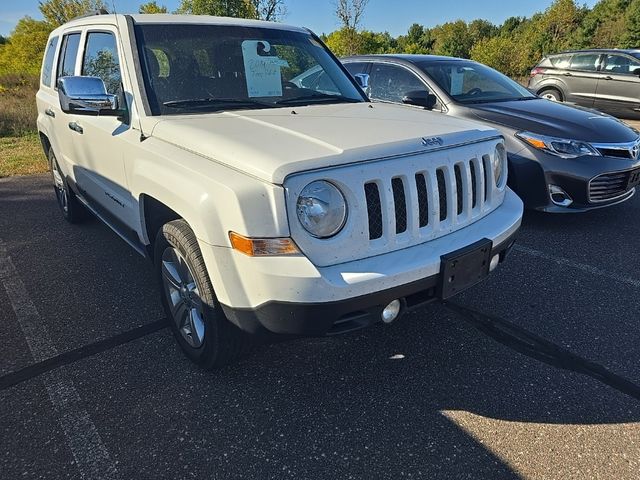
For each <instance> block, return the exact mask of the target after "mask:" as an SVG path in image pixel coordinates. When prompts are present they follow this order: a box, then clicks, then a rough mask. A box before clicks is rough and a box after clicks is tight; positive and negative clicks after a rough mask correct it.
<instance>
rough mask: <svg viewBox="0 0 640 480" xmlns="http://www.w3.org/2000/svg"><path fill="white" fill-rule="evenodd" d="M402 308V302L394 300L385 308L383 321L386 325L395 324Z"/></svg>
mask: <svg viewBox="0 0 640 480" xmlns="http://www.w3.org/2000/svg"><path fill="white" fill-rule="evenodd" d="M401 306H402V305H401V303H400V300H394V301H393V302H391V303H390V304H389V305H387V306H386V307H384V310H382V321H383V322H384V323H391V322H393V321H394V320H395V319H396V318H398V315H399V314H400V307H401Z"/></svg>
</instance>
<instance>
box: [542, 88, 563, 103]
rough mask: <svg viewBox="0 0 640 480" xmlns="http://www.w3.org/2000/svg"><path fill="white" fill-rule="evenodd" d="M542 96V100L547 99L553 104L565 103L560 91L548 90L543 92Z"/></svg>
mask: <svg viewBox="0 0 640 480" xmlns="http://www.w3.org/2000/svg"><path fill="white" fill-rule="evenodd" d="M540 96H541V97H542V98H546V99H547V100H551V101H552V102H564V98H563V97H562V93H560V91H559V90H557V89H555V88H547V89H546V90H542V91H541V92H540Z"/></svg>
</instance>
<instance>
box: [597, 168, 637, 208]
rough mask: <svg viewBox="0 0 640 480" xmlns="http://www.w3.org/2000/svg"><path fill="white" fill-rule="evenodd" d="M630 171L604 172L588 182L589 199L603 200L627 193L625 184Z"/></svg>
mask: <svg viewBox="0 0 640 480" xmlns="http://www.w3.org/2000/svg"><path fill="white" fill-rule="evenodd" d="M630 175H631V172H628V171H627V172H616V173H604V174H602V175H599V176H597V177H595V178H593V179H592V180H591V182H589V200H590V201H592V202H604V201H607V200H613V199H615V198H618V197H621V196H623V195H626V194H627V193H628V190H627V185H628V183H629V176H630Z"/></svg>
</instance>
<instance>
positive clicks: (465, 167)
mask: <svg viewBox="0 0 640 480" xmlns="http://www.w3.org/2000/svg"><path fill="white" fill-rule="evenodd" d="M384 180H385V179H376V180H372V181H368V182H366V183H365V184H364V193H365V199H366V202H367V215H368V222H369V240H377V239H379V238H382V237H383V236H390V235H396V236H399V235H402V234H404V233H405V232H408V231H409V232H411V231H413V228H412V227H417V229H418V230H421V229H429V228H431V229H433V230H434V231H435V230H437V229H438V228H439V227H441V226H443V225H447V226H449V225H454V224H455V225H458V226H460V225H461V224H465V223H470V222H471V221H472V220H473V219H474V218H475V217H476V216H478V215H479V214H480V213H481V212H482V211H483V209H484V206H485V203H486V202H487V201H488V200H489V199H488V198H487V195H488V194H489V192H490V191H491V190H490V189H488V188H487V185H489V184H490V182H492V181H493V179H492V176H491V160H490V158H489V155H484V156H483V157H482V158H480V159H479V158H473V159H471V160H468V161H466V162H458V163H456V164H454V165H453V167H450V166H442V167H438V168H436V169H435V171H420V172H416V173H414V174H412V175H398V176H396V177H392V178H391V182H390V184H391V189H390V190H391V191H390V192H389V195H382V194H381V189H382V188H384V187H383V185H384V184H385V183H386V182H385V181H384ZM385 199H386V202H385ZM391 216H393V221H392V222H389V221H388V219H389V218H390V217H391Z"/></svg>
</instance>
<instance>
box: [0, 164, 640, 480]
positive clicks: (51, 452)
mask: <svg viewBox="0 0 640 480" xmlns="http://www.w3.org/2000/svg"><path fill="white" fill-rule="evenodd" d="M639 216H640V196H636V197H634V198H633V199H631V200H630V201H629V202H627V203H625V204H623V205H619V206H616V207H612V208H609V209H603V210H598V211H594V212H591V213H588V214H582V215H565V216H548V215H542V214H535V213H532V214H527V215H526V216H525V219H524V225H523V228H522V231H521V234H520V236H519V242H518V244H517V247H516V248H515V249H514V251H513V252H512V254H511V256H510V258H509V259H508V262H507V263H506V264H504V265H503V266H502V267H501V268H500V269H499V270H498V271H497V272H495V273H494V274H493V275H492V276H491V277H490V278H489V279H488V280H487V281H486V282H484V283H483V284H481V285H479V286H476V287H474V288H473V289H471V290H469V291H467V292H465V293H464V294H463V295H461V296H459V297H457V298H455V299H454V300H453V302H452V304H451V305H441V304H434V305H431V306H429V307H427V308H423V309H420V310H417V311H415V312H412V313H410V314H408V315H406V316H405V317H403V319H402V320H400V321H398V322H397V323H395V324H392V325H390V326H385V327H383V326H379V327H374V328H371V329H368V330H364V331H360V332H357V333H353V334H348V335H345V336H340V337H331V338H315V339H303V340H297V341H292V342H288V343H281V344H277V345H270V346H265V347H260V348H258V349H257V350H256V351H255V352H254V353H253V354H252V355H251V356H249V357H247V358H245V359H243V360H241V361H240V362H239V363H237V364H235V365H233V366H231V367H227V368H225V369H223V370H221V371H217V372H213V373H210V372H203V371H200V370H199V369H198V368H196V367H194V366H193V365H191V364H190V363H189V362H188V361H187V360H186V359H185V358H184V357H183V356H182V354H181V353H180V352H179V351H178V348H177V346H176V345H175V344H174V341H173V339H172V337H171V334H170V332H169V331H168V329H166V328H165V326H164V323H163V322H164V318H163V317H164V316H163V312H162V309H161V305H160V302H159V297H158V294H157V285H156V282H155V280H154V278H153V275H152V270H151V268H150V265H149V264H148V263H147V261H146V260H144V259H142V258H141V257H139V256H138V255H137V254H136V253H135V252H134V251H133V250H132V249H130V248H129V247H128V246H127V245H126V244H125V243H124V242H122V241H121V240H119V239H118V238H117V237H116V236H115V235H114V234H113V233H112V232H111V231H110V230H109V229H108V228H106V227H105V226H103V225H102V224H100V223H99V222H98V221H90V222H89V223H87V224H85V225H82V226H74V225H68V224H66V223H65V222H64V221H63V220H62V218H61V216H60V214H59V212H58V209H57V206H56V204H55V201H54V195H53V191H52V187H51V186H50V181H49V178H48V176H46V175H43V176H34V177H18V178H12V179H0V351H1V352H2V355H1V356H0V405H2V407H1V408H0V472H1V473H0V477H2V478H6V479H17V478H20V479H23V478H29V479H32V478H46V479H52V478H56V479H76V478H87V479H88V478H117V479H133V478H135V479H147V478H148V479H158V478H216V479H227V478H244V479H251V478H256V479H258V478H259V479H263V478H278V479H280V478H296V479H306V478H321V479H326V478H340V479H342V478H366V479H371V478H376V479H377V478H447V479H450V478H563V479H567V478H607V479H608V478H617V479H623V478H638V475H639V474H638V472H640V393H639V392H640V387H638V385H640V363H639V360H640V347H639V343H638V340H639V339H640V322H638V320H639V314H638V312H639V311H640V295H639V292H640V272H638V265H640V251H639V249H638V248H637V242H638V241H637V239H638V238H639V237H640V223H639V222H638V218H639ZM96 342H97V343H96Z"/></svg>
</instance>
